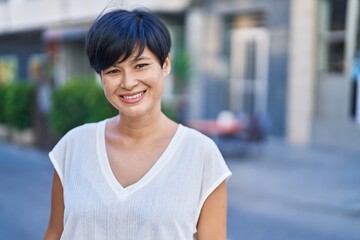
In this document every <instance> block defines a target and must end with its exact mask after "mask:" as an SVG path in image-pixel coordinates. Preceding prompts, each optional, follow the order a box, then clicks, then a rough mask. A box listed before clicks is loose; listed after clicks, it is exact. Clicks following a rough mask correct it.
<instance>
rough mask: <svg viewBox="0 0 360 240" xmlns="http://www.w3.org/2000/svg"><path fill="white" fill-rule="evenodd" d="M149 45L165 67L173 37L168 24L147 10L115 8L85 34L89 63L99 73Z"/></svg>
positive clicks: (97, 20)
mask: <svg viewBox="0 0 360 240" xmlns="http://www.w3.org/2000/svg"><path fill="white" fill-rule="evenodd" d="M145 47H147V48H148V49H149V50H150V51H151V52H152V53H153V54H154V55H155V56H156V57H157V59H158V60H159V62H160V65H161V66H162V65H163V64H164V62H165V59H166V57H167V56H168V54H169V52H170V47H171V37H170V33H169V30H168V28H167V27H166V26H165V24H164V23H163V22H162V21H161V20H160V19H159V18H158V17H156V16H155V15H154V14H153V13H150V12H149V11H147V10H145V9H135V10H132V11H128V10H123V9H121V10H113V11H111V12H108V13H106V14H104V15H103V16H101V17H100V18H98V19H96V20H95V22H94V23H93V25H92V26H91V28H90V30H89V32H88V34H87V36H86V53H87V56H88V58H89V62H90V66H91V67H92V68H93V69H94V70H95V71H96V72H97V73H100V72H101V71H102V70H104V69H106V68H108V67H110V66H112V65H113V64H114V63H115V62H116V61H118V60H119V58H120V57H121V59H120V61H125V60H126V59H127V58H129V57H130V56H131V55H132V54H133V52H134V51H138V52H137V54H138V55H137V57H139V56H140V55H141V54H142V53H143V51H144V48H145Z"/></svg>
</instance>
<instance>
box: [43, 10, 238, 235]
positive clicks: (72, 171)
mask: <svg viewBox="0 0 360 240" xmlns="http://www.w3.org/2000/svg"><path fill="white" fill-rule="evenodd" d="M170 46H171V39H170V34H169V31H168V29H167V28H166V27H165V25H164V24H163V23H162V22H161V21H160V20H159V19H158V18H157V17H155V16H154V15H153V14H151V13H149V12H148V11H145V10H139V9H138V10H133V11H126V10H115V11H111V12H109V13H106V14H105V15H103V16H102V17H100V18H98V19H97V20H96V21H95V22H94V24H93V25H92V27H91V28H90V30H89V32H88V35H87V39H86V50H87V54H88V58H89V61H90V65H91V67H92V68H93V69H94V70H95V71H96V72H97V73H98V74H99V75H100V77H101V82H102V86H103V89H104V92H105V95H106V98H107V99H108V101H109V102H110V103H111V104H112V105H113V106H114V107H115V108H117V109H118V110H119V115H118V116H116V117H113V118H110V119H106V120H104V121H101V122H98V123H90V124H85V125H82V126H79V127H77V128H75V129H73V130H71V131H69V132H68V133H67V134H66V135H65V136H64V137H63V138H62V139H61V140H60V141H59V142H58V144H57V145H56V146H55V147H54V149H53V150H52V151H51V152H50V153H49V156H50V159H51V161H52V163H53V165H54V168H55V170H56V171H55V173H54V180H53V189H52V204H51V216H50V221H49V226H48V229H47V232H46V235H45V239H60V238H61V239H76V240H82V239H86V240H89V239H100V240H103V239H116V240H119V239H126V240H133V239H134V240H147V239H149V240H153V239H154V240H155V239H156V240H162V239H166V240H169V239H170V240H173V239H174V240H177V239H200V240H201V239H205V240H211V239H214V240H215V239H216V240H220V239H226V208H227V198H226V195H227V193H226V180H227V179H228V178H229V177H230V175H231V172H230V171H229V169H228V167H227V166H226V164H225V162H224V159H223V158H222V156H221V154H220V152H219V150H218V148H217V147H216V145H215V144H214V142H213V141H212V140H210V139H209V138H207V137H206V136H204V135H202V134H200V133H199V132H197V131H195V130H193V129H190V128H187V127H185V126H183V125H181V124H177V123H175V122H174V121H172V120H170V119H169V118H167V117H166V116H165V115H164V114H163V113H162V112H161V96H162V93H163V88H164V79H165V77H166V76H168V75H169V73H170V70H171V59H170Z"/></svg>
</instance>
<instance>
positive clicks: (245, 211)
mask: <svg viewBox="0 0 360 240" xmlns="http://www.w3.org/2000/svg"><path fill="white" fill-rule="evenodd" d="M136 6H141V7H146V8H148V9H150V10H151V11H153V12H154V13H156V14H157V15H158V16H159V17H160V18H161V19H162V20H163V21H164V22H165V23H166V25H167V26H168V27H169V29H170V31H171V35H172V39H173V46H172V50H171V51H172V61H173V62H172V64H173V66H172V73H171V76H170V77H169V78H168V79H167V80H166V88H165V92H164V96H163V98H164V99H163V111H164V112H165V113H166V114H167V115H168V116H169V117H171V118H172V119H174V120H176V121H178V122H180V123H182V124H184V125H187V126H190V127H194V128H196V129H198V130H199V131H201V132H203V133H204V134H206V135H208V136H210V137H211V138H213V139H214V141H215V142H216V143H217V144H218V146H219V148H220V150H221V151H222V153H223V155H224V157H225V160H226V161H227V163H228V165H229V167H230V169H231V170H232V172H233V176H232V178H231V179H230V180H229V183H228V186H229V211H228V212H229V213H228V215H229V216H228V239H265V238H266V239H349V240H351V239H360V190H359V189H360V1H359V0H173V1H165V0H143V1H140V0H139V1H130V0H128V1H120V0H119V1H110V2H109V1H101V0H96V1H95V0H86V1H85V0H76V1H75V0H52V1H45V0H0V238H1V239H40V238H41V236H42V234H43V232H44V230H45V228H46V225H47V220H48V217H49V216H48V214H49V208H50V190H51V180H52V178H51V175H52V166H51V165H50V163H49V160H48V158H47V152H48V151H49V149H51V148H52V147H53V146H54V144H55V143H56V142H57V141H58V140H59V139H60V138H61V137H62V136H63V135H64V134H65V133H66V132H67V131H68V130H70V129H71V128H73V127H75V126H78V125H80V124H83V123H86V122H94V121H99V120H101V119H104V118H107V117H110V116H113V115H115V114H116V111H115V110H114V109H113V108H112V106H110V105H109V104H108V103H107V101H106V99H105V97H104V96H103V92H102V89H101V85H100V84H99V78H98V76H97V75H96V74H95V73H94V72H93V71H92V70H91V69H90V68H89V64H88V60H87V57H86V53H85V36H86V33H87V31H88V28H89V27H90V25H91V24H92V22H93V21H94V19H95V18H96V17H97V16H98V15H99V14H100V13H101V12H102V11H103V10H104V9H105V11H107V10H109V9H113V8H133V7H136Z"/></svg>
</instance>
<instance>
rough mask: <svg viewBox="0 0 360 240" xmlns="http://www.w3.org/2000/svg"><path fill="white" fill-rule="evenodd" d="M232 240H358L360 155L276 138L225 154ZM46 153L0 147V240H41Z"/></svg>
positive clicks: (48, 169)
mask: <svg viewBox="0 0 360 240" xmlns="http://www.w3.org/2000/svg"><path fill="white" fill-rule="evenodd" d="M226 161H227V163H228V165H229V168H230V169H231V171H232V172H233V176H232V177H231V178H230V180H229V182H228V192H229V195H228V202H229V205H228V239H229V240H241V239H246V240H260V239H272V240H285V239H292V240H297V239H299V240H300V239H307V240H308V239H309V240H311V239H317V240H356V239H357V240H359V239H360V190H359V189H360V157H359V155H358V153H349V152H332V151H328V150H321V149H320V150H316V151H315V150H311V151H310V150H308V149H300V148H292V147H289V146H287V145H284V144H283V143H281V142H280V143H279V142H277V141H275V142H271V143H270V144H268V145H266V146H265V147H264V149H261V151H260V152H259V151H258V150H257V151H256V152H253V153H252V154H249V155H246V156H241V157H237V158H235V157H227V158H226ZM52 171H53V169H52V166H51V164H50V162H49V160H48V158H47V152H44V151H38V150H36V149H32V148H27V147H19V146H15V145H10V144H8V143H4V142H0V239H4V240H24V239H26V240H32V239H42V236H43V234H44V231H45V228H46V225H47V221H48V217H49V209H50V191H51V180H52Z"/></svg>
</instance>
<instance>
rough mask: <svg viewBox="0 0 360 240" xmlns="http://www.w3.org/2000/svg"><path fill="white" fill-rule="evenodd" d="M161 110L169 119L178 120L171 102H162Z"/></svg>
mask: <svg viewBox="0 0 360 240" xmlns="http://www.w3.org/2000/svg"><path fill="white" fill-rule="evenodd" d="M161 111H162V112H163V113H164V114H165V115H166V116H167V117H168V118H170V119H172V120H174V121H175V122H177V121H178V119H177V112H176V109H175V106H174V105H173V104H164V103H163V104H162V105H161Z"/></svg>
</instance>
